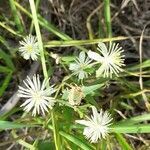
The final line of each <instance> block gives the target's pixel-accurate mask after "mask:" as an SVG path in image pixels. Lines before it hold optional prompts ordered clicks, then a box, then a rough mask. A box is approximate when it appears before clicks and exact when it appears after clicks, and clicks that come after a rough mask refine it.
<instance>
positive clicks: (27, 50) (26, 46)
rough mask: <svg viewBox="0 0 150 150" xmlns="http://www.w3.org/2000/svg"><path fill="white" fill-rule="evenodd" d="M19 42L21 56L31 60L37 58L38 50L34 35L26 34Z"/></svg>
mask: <svg viewBox="0 0 150 150" xmlns="http://www.w3.org/2000/svg"><path fill="white" fill-rule="evenodd" d="M19 43H20V47H19V52H21V56H22V57H23V58H24V59H26V60H28V59H30V58H31V59H32V60H37V59H38V55H39V53H40V50H39V47H38V42H37V38H36V37H35V36H32V35H28V36H27V37H25V38H24V39H23V40H22V41H20V42H19Z"/></svg>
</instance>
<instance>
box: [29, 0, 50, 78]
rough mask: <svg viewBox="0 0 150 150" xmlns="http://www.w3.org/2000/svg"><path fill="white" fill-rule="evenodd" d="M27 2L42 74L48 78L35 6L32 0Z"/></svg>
mask: <svg viewBox="0 0 150 150" xmlns="http://www.w3.org/2000/svg"><path fill="white" fill-rule="evenodd" d="M29 3H30V7H31V12H32V16H33V22H34V26H35V31H36V35H37V40H38V44H39V49H40V56H41V63H42V68H43V74H44V77H45V78H48V74H47V69H46V63H45V56H44V49H43V42H42V37H41V32H40V27H39V23H38V18H37V14H36V8H35V3H34V0H29Z"/></svg>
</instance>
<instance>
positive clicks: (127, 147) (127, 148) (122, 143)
mask: <svg viewBox="0 0 150 150" xmlns="http://www.w3.org/2000/svg"><path fill="white" fill-rule="evenodd" d="M115 136H116V138H117V140H118V142H119V144H120V146H121V149H123V150H133V149H132V147H131V146H130V145H129V144H128V143H127V141H126V139H125V138H124V137H123V136H122V134H119V133H116V134H115Z"/></svg>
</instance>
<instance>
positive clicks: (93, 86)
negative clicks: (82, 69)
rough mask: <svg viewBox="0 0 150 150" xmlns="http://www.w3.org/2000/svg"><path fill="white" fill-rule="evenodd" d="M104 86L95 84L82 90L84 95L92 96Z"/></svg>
mask: <svg viewBox="0 0 150 150" xmlns="http://www.w3.org/2000/svg"><path fill="white" fill-rule="evenodd" d="M102 86H104V84H96V85H91V86H83V87H82V90H83V93H84V95H85V96H86V95H88V94H92V93H93V92H94V91H95V90H97V89H99V88H101V87H102Z"/></svg>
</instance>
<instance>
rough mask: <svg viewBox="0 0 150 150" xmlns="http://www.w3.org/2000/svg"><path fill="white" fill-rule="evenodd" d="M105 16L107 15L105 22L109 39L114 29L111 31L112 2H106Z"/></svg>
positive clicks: (105, 0)
mask: <svg viewBox="0 0 150 150" xmlns="http://www.w3.org/2000/svg"><path fill="white" fill-rule="evenodd" d="M104 15H105V22H106V27H107V35H108V37H109V38H111V37H112V29H111V12H110V0H104Z"/></svg>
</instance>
